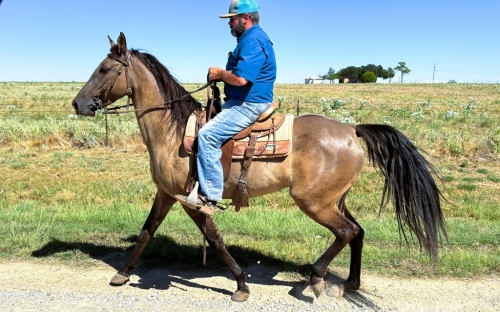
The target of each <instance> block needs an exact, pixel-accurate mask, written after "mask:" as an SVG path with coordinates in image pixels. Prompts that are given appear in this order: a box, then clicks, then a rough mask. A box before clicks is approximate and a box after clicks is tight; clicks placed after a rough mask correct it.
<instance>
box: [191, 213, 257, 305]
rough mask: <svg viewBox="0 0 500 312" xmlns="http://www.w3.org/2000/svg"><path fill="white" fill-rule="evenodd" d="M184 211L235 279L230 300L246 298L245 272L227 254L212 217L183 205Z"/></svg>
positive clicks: (243, 299) (248, 294)
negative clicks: (235, 286)
mask: <svg viewBox="0 0 500 312" xmlns="http://www.w3.org/2000/svg"><path fill="white" fill-rule="evenodd" d="M184 210H185V211H186V213H187V214H188V215H189V216H190V217H191V219H193V221H194V222H195V223H196V225H197V226H198V228H199V229H200V231H201V232H202V233H203V235H204V236H205V238H206V239H207V242H208V244H209V245H210V247H212V249H213V250H215V252H216V253H217V254H218V255H219V257H221V259H222V260H223V261H224V263H225V264H226V265H227V267H228V268H229V270H230V271H231V274H233V276H234V278H235V279H236V284H237V289H236V292H235V293H234V294H233V295H232V296H231V300H233V301H238V302H242V301H245V300H247V299H248V297H249V296H250V289H249V288H248V286H247V285H246V283H245V272H243V269H242V268H241V267H240V266H239V265H238V263H237V262H236V261H235V260H234V259H233V257H232V256H231V255H230V254H229V252H228V251H227V249H226V246H225V245H224V241H223V239H222V236H221V235H220V233H219V230H218V229H217V225H216V224H215V222H214V219H213V218H212V217H210V216H206V215H204V214H202V213H200V212H198V211H195V210H192V209H189V208H186V207H184Z"/></svg>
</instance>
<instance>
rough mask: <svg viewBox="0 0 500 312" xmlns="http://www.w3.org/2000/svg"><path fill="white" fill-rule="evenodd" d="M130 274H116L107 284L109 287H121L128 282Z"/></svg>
mask: <svg viewBox="0 0 500 312" xmlns="http://www.w3.org/2000/svg"><path fill="white" fill-rule="evenodd" d="M129 276H130V274H128V273H125V272H118V273H116V274H115V276H113V278H112V279H111V282H110V283H109V284H110V285H111V286H121V285H124V284H125V283H127V282H128V281H129Z"/></svg>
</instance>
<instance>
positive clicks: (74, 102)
mask: <svg viewBox="0 0 500 312" xmlns="http://www.w3.org/2000/svg"><path fill="white" fill-rule="evenodd" d="M72 105H73V108H74V109H75V110H78V103H76V101H73V103H72Z"/></svg>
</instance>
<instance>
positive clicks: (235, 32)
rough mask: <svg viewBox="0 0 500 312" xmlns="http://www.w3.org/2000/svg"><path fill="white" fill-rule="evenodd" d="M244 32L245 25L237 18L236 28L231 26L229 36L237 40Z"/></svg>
mask: <svg viewBox="0 0 500 312" xmlns="http://www.w3.org/2000/svg"><path fill="white" fill-rule="evenodd" d="M244 32H245V25H243V22H242V21H241V18H239V19H238V23H237V24H236V26H233V27H232V28H231V35H233V36H235V37H236V38H239V37H241V36H242V35H243V33H244Z"/></svg>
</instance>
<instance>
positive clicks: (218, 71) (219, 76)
mask: <svg viewBox="0 0 500 312" xmlns="http://www.w3.org/2000/svg"><path fill="white" fill-rule="evenodd" d="M208 74H209V79H210V81H224V82H226V83H229V84H231V85H233V86H239V87H241V86H244V85H246V84H247V83H248V80H246V79H245V78H242V77H239V76H236V75H235V74H233V72H232V71H229V70H223V69H222V68H219V67H210V68H209V69H208Z"/></svg>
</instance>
